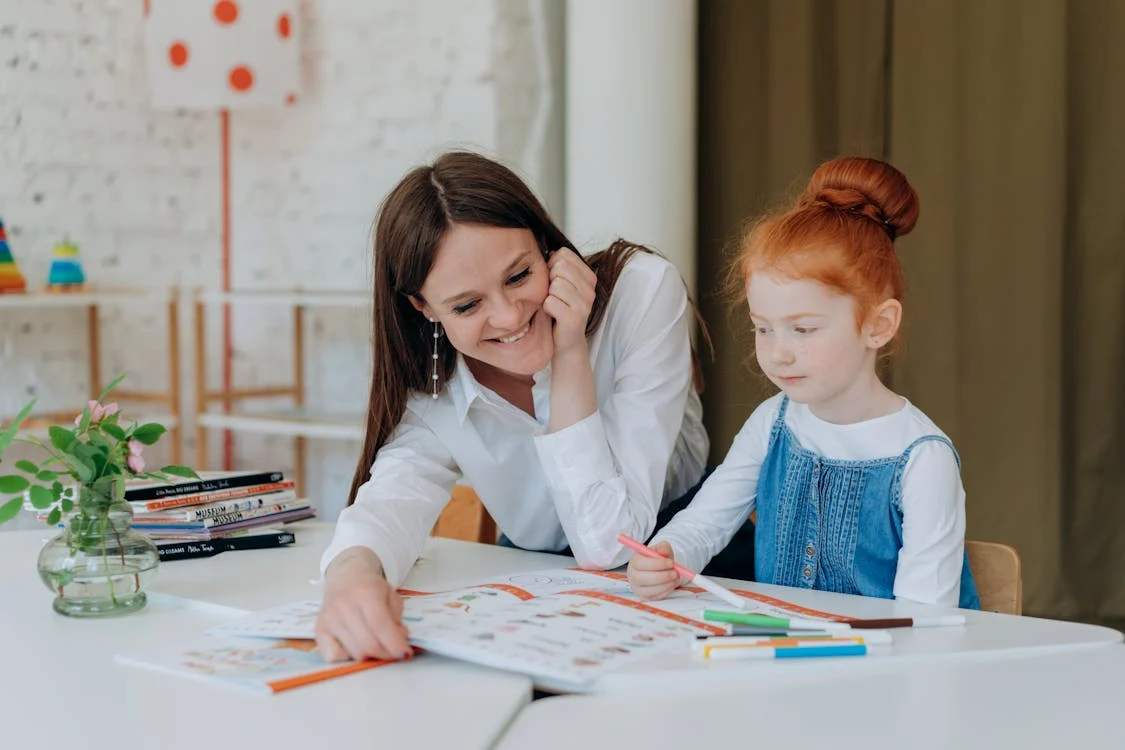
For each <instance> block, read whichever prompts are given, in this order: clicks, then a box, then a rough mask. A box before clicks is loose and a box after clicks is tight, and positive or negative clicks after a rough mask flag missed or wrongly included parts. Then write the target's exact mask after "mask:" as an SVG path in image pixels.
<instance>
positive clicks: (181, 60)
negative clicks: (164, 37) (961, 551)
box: [168, 42, 188, 68]
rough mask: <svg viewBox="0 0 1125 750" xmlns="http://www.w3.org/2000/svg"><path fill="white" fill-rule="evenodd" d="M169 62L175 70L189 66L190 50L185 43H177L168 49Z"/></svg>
mask: <svg viewBox="0 0 1125 750" xmlns="http://www.w3.org/2000/svg"><path fill="white" fill-rule="evenodd" d="M168 61H169V62H170V63H172V67H173V68H182V67H184V66H185V65H187V61H188V48H187V45H186V44H184V43H183V42H176V43H175V44H173V45H172V46H171V47H169V48H168Z"/></svg>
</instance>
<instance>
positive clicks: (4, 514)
mask: <svg viewBox="0 0 1125 750" xmlns="http://www.w3.org/2000/svg"><path fill="white" fill-rule="evenodd" d="M22 507H23V498H22V497H13V498H12V499H11V500H9V501H8V502H6V503H4V504H3V505H0V523H4V522H5V521H11V520H12V519H13V518H15V517H16V516H18V515H19V512H20V509H21V508H22Z"/></svg>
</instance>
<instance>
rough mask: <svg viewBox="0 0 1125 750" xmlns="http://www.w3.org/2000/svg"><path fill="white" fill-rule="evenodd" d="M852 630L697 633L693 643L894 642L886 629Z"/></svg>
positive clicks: (878, 644) (889, 643)
mask: <svg viewBox="0 0 1125 750" xmlns="http://www.w3.org/2000/svg"><path fill="white" fill-rule="evenodd" d="M851 633H852V631H845V630H838V631H835V632H831V633H830V632H826V631H815V630H790V631H789V632H788V633H786V634H784V635H781V634H779V635H739V634H737V633H731V634H729V635H697V636H696V637H695V644H696V645H697V646H698V645H701V644H702V645H726V644H740V643H774V644H777V643H779V642H782V641H794V640H795V641H809V642H814V643H815V642H817V641H820V642H831V641H839V640H841V639H843V640H859V641H860V642H862V643H865V644H867V645H868V646H889V645H891V644H892V643H894V637H893V636H892V635H891V634H890V633H888V632H887V631H886V630H865V631H863V632H862V633H855V634H854V635H852V634H851Z"/></svg>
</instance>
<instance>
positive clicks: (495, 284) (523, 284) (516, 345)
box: [413, 224, 555, 377]
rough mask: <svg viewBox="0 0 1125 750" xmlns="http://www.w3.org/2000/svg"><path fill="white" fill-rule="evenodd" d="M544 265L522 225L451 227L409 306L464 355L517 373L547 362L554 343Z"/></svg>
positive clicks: (523, 373) (522, 374)
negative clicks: (545, 304) (418, 294)
mask: <svg viewBox="0 0 1125 750" xmlns="http://www.w3.org/2000/svg"><path fill="white" fill-rule="evenodd" d="M547 275H548V274H547V263H546V261H544V260H543V256H542V254H541V253H540V251H539V245H538V244H537V243H536V242H535V237H534V236H533V235H532V234H531V232H530V231H528V230H527V229H501V228H498V227H489V226H483V225H480V224H455V225H454V226H453V228H452V229H451V230H450V231H449V232H448V233H447V234H446V236H445V239H444V240H442V243H441V245H440V246H439V247H438V251H437V255H436V257H435V258H434V265H433V267H432V268H431V269H430V274H429V275H428V276H427V277H426V283H425V284H423V285H422V289H421V295H422V300H413V302H414V306H415V307H416V308H417V309H418V310H420V311H421V312H422V314H423V315H426V316H427V317H429V318H434V319H435V320H437V321H438V322H439V323H441V325H442V327H443V328H444V329H445V335H446V337H447V338H448V339H449V343H450V344H452V345H453V347H454V348H455V349H457V351H459V352H461V354H463V355H464V356H465V357H468V358H470V359H473V360H476V361H477V362H479V363H481V364H483V365H486V366H488V367H493V368H496V369H497V370H500V371H501V372H504V373H507V374H510V375H515V376H519V377H527V376H530V375H534V374H535V373H537V372H539V371H540V370H542V369H543V368H544V367H546V366H547V364H548V363H549V362H550V361H551V357H552V356H553V355H554V350H555V345H554V337H553V335H552V330H551V319H550V317H549V316H548V315H547V314H546V313H544V312H543V310H542V307H543V300H545V299H546V298H547V287H548V279H547Z"/></svg>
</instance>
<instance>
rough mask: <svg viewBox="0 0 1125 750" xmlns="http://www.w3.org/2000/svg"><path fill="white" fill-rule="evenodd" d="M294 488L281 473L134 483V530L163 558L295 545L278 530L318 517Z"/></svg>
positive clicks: (130, 490)
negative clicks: (175, 552) (173, 553)
mask: <svg viewBox="0 0 1125 750" xmlns="http://www.w3.org/2000/svg"><path fill="white" fill-rule="evenodd" d="M293 485H294V483H293V481H292V480H286V479H285V478H284V475H283V474H282V472H280V471H243V472H240V471H229V472H201V473H200V478H199V479H183V480H180V479H177V480H176V481H174V482H170V483H161V482H150V481H144V482H130V483H129V484H128V485H127V487H126V490H125V500H126V502H128V503H129V504H130V505H131V506H132V507H133V527H134V528H135V529H137V530H138V531H141V532H143V533H145V534H147V535H148V536H150V537H151V538H152V540H153V541H154V542H156V544H157V547H158V548H161V554H162V557H165V555H164V552H165V549H170V548H182V551H185V552H186V551H189V549H191V548H194V549H195V550H197V551H201V552H204V551H207V550H210V551H209V552H208V553H207V554H216V553H217V552H221V551H223V550H224V549H241V548H248V547H250V548H260V547H270V546H279V545H280V544H284V543H286V541H283V540H285V539H287V540H288V541H289V542H291V541H292V540H293V534H292V533H291V532H283V531H279V530H278V529H276V527H277V526H278V525H279V524H283V523H288V522H290V521H298V520H301V519H305V518H312V517H314V516H315V515H316V509H315V508H313V507H312V504H311V503H310V502H309V500H308V498H300V497H297V493H296V491H295V490H294V489H293ZM266 527H273V528H268V529H267V528H266ZM274 538H276V539H277V540H278V541H273V540H274ZM187 543H195V544H191V545H189V544H187ZM184 556H189V555H184ZM190 556H192V557H200V556H207V555H205V554H192V555H190Z"/></svg>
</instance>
